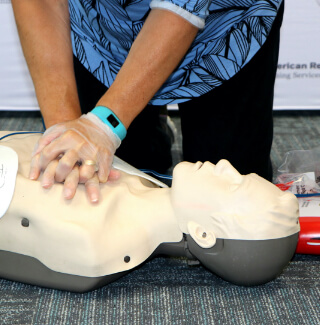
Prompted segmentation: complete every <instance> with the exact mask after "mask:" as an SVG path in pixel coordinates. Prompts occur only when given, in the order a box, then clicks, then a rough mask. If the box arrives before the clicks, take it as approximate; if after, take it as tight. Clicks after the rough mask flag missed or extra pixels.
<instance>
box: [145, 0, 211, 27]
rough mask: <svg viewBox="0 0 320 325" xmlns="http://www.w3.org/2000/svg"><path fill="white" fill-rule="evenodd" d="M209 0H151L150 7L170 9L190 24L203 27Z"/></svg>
mask: <svg viewBox="0 0 320 325" xmlns="http://www.w3.org/2000/svg"><path fill="white" fill-rule="evenodd" d="M210 3H211V1H210V0H189V1H188V0H152V1H151V3H150V8H151V9H153V8H162V9H167V10H170V11H172V12H174V13H176V14H178V15H179V16H181V17H183V18H184V19H186V20H188V21H189V22H190V23H191V24H192V25H194V26H196V27H198V28H200V29H203V28H204V26H205V19H206V17H207V16H208V15H209V10H208V8H209V5H210Z"/></svg>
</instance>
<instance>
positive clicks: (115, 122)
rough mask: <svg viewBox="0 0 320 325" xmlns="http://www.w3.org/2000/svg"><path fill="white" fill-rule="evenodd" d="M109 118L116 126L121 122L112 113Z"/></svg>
mask: <svg viewBox="0 0 320 325" xmlns="http://www.w3.org/2000/svg"><path fill="white" fill-rule="evenodd" d="M107 120H108V121H109V122H110V124H111V125H112V126H113V127H114V128H116V127H117V126H118V125H119V122H118V121H117V119H116V118H115V117H114V116H113V115H112V114H110V115H109V116H108V117H107Z"/></svg>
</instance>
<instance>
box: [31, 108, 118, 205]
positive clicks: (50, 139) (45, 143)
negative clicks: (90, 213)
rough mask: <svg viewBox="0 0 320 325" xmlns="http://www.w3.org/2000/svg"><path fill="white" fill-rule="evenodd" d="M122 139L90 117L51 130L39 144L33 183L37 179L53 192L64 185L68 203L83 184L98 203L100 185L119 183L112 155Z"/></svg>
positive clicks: (83, 117)
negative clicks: (113, 167) (115, 181)
mask: <svg viewBox="0 0 320 325" xmlns="http://www.w3.org/2000/svg"><path fill="white" fill-rule="evenodd" d="M120 143H121V141H120V139H119V138H118V137H117V136H116V135H115V134H114V133H113V132H112V131H111V130H110V128H109V127H108V126H107V125H105V124H104V123H103V122H102V121H101V120H100V119H99V118H98V117H96V116H95V115H93V114H91V113H88V114H86V115H82V116H81V117H80V118H78V119H76V120H73V121H69V122H64V123H59V124H56V125H54V126H52V127H50V128H49V129H48V130H47V131H46V132H45V133H44V135H43V136H42V138H41V139H40V140H39V142H38V143H37V145H36V147H35V149H34V152H33V157H32V160H31V168H30V174H29V177H30V179H34V180H35V179H38V177H39V175H40V173H41V171H43V177H42V180H41V184H42V186H43V187H44V188H50V187H51V186H52V185H53V184H54V182H55V181H56V182H64V189H63V194H64V197H65V198H66V199H71V198H73V196H74V195H75V192H76V189H77V186H78V184H79V183H84V184H85V187H86V192H87V195H88V198H89V200H90V201H91V202H97V201H98V200H99V192H100V190H99V182H101V183H105V182H106V181H107V180H108V179H109V180H112V179H116V178H118V177H119V173H118V172H116V171H114V170H111V164H112V160H113V155H114V153H115V151H116V149H117V148H118V147H119V145H120Z"/></svg>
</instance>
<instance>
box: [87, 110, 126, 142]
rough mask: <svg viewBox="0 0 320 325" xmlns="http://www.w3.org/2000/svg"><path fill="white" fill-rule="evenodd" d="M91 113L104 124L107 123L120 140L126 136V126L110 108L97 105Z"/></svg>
mask: <svg viewBox="0 0 320 325" xmlns="http://www.w3.org/2000/svg"><path fill="white" fill-rule="evenodd" d="M91 113H92V114H94V115H96V116H97V117H99V119H100V120H101V121H102V122H103V123H104V124H107V125H108V126H109V127H110V129H111V130H112V131H113V133H114V134H116V135H117V136H118V137H119V138H120V140H121V141H122V140H123V139H124V138H125V137H126V135H127V130H126V128H125V127H124V125H123V124H122V122H121V121H120V120H119V119H118V117H117V116H116V114H114V113H113V112H112V110H111V109H109V108H108V107H105V106H97V107H95V108H94V109H93V110H92V111H91Z"/></svg>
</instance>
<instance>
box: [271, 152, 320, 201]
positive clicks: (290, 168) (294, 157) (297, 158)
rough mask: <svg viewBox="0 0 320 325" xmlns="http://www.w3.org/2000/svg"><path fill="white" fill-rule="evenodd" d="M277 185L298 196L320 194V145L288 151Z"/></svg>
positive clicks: (279, 171) (281, 166) (279, 172)
mask: <svg viewBox="0 0 320 325" xmlns="http://www.w3.org/2000/svg"><path fill="white" fill-rule="evenodd" d="M275 185H276V186H278V187H279V188H280V189H281V190H283V191H289V192H291V193H293V194H296V195H297V196H299V195H314V194H318V193H319V194H320V147H317V148H315V149H311V150H293V151H289V152H287V153H286V155H285V157H284V160H283V162H282V164H281V165H280V167H279V168H278V173H277V177H276V180H275Z"/></svg>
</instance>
